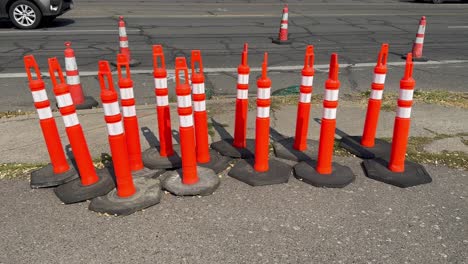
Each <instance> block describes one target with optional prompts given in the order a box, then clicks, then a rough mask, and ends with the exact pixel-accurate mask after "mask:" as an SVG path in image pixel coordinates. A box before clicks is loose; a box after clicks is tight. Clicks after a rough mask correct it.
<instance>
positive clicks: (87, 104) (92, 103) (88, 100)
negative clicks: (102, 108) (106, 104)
mask: <svg viewBox="0 0 468 264" xmlns="http://www.w3.org/2000/svg"><path fill="white" fill-rule="evenodd" d="M98 105H99V103H98V101H96V99H94V98H93V97H91V96H85V97H84V102H83V103H82V104H79V105H75V107H76V109H91V108H93V107H97V106H98Z"/></svg>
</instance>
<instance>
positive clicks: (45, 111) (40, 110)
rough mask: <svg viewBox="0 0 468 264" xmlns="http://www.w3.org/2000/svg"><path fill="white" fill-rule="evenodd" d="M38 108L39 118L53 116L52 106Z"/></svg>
mask: <svg viewBox="0 0 468 264" xmlns="http://www.w3.org/2000/svg"><path fill="white" fill-rule="evenodd" d="M36 110H37V115H38V116H39V119H47V118H51V117H52V110H50V107H44V108H38V109H36Z"/></svg>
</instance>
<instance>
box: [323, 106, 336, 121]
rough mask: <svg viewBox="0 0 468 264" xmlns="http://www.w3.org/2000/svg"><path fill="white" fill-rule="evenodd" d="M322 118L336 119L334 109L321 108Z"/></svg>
mask: <svg viewBox="0 0 468 264" xmlns="http://www.w3.org/2000/svg"><path fill="white" fill-rule="evenodd" d="M323 118H325V119H336V108H323Z"/></svg>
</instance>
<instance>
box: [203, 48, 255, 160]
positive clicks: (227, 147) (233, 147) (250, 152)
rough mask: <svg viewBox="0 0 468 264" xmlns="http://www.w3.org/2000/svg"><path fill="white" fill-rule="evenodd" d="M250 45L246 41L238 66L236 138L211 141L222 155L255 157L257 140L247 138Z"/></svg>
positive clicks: (245, 157)
mask: <svg viewBox="0 0 468 264" xmlns="http://www.w3.org/2000/svg"><path fill="white" fill-rule="evenodd" d="M247 59H248V45H247V43H244V50H243V51H242V57H241V63H240V64H239V66H238V67H237V98H236V110H235V111H236V113H235V123H234V138H223V139H221V140H220V141H216V142H213V143H211V148H213V149H215V150H216V151H218V152H219V153H221V155H223V156H228V157H232V158H243V159H248V158H253V157H254V152H255V140H254V139H247V113H248V111H249V74H250V67H249V65H248V62H247Z"/></svg>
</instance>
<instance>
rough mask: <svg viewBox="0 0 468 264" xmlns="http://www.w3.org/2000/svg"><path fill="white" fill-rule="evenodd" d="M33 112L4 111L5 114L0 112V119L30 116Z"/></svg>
mask: <svg viewBox="0 0 468 264" xmlns="http://www.w3.org/2000/svg"><path fill="white" fill-rule="evenodd" d="M32 113H34V112H32V111H26V112H24V111H21V110H18V111H6V112H0V118H12V117H17V116H23V115H28V114H32Z"/></svg>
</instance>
